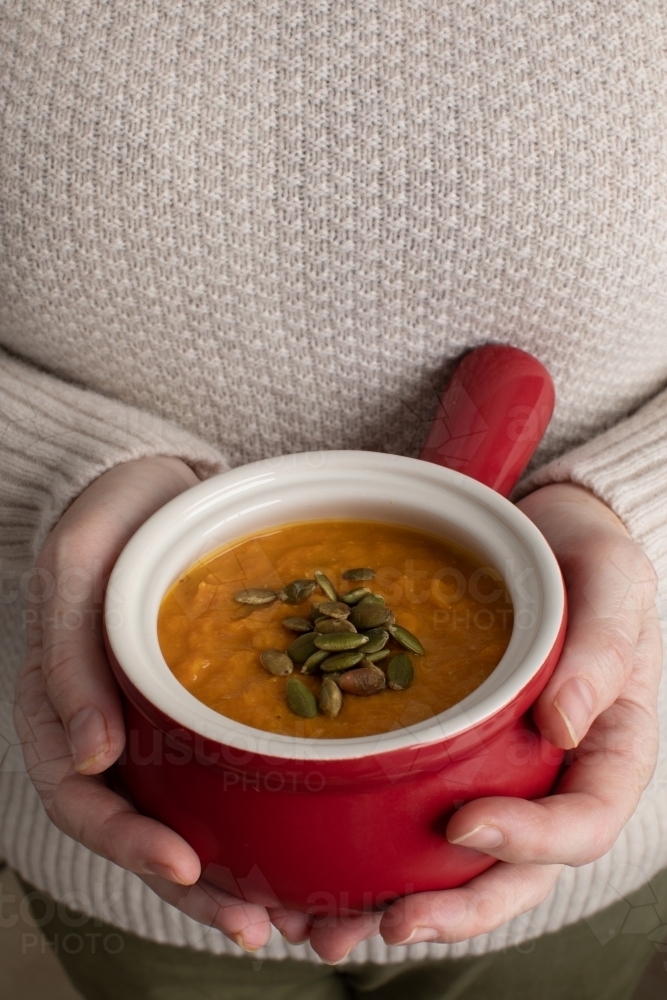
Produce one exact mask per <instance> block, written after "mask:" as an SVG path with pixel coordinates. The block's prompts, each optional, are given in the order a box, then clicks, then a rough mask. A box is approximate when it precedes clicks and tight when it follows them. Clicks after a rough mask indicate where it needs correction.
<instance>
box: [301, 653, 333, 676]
mask: <svg viewBox="0 0 667 1000" xmlns="http://www.w3.org/2000/svg"><path fill="white" fill-rule="evenodd" d="M328 655H329V652H328V650H326V649H316V650H315V652H314V653H311V655H310V656H309V657H308V659H307V660H306V662H305V663H304V665H303V666H302V667H301V673H302V674H314V673H315V671H316V670H317V668H318V667H319V666H320V664H321V663H323V662H324V660H326V658H327V656H328Z"/></svg>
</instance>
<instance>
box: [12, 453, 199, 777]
mask: <svg viewBox="0 0 667 1000" xmlns="http://www.w3.org/2000/svg"><path fill="white" fill-rule="evenodd" d="M197 481H198V480H197V477H196V476H195V475H194V473H193V472H192V471H191V470H190V469H188V467H187V466H185V465H184V464H183V463H182V462H180V461H179V460H177V459H170V458H162V457H158V458H153V459H142V460H140V461H136V462H127V463H125V464H123V465H120V466H117V467H116V468H114V469H111V470H110V471H109V472H107V473H105V474H104V475H102V476H100V478H99V479H97V480H96V481H95V482H94V483H93V484H91V486H89V487H88V488H87V489H86V490H84V492H83V493H82V494H81V496H80V497H79V498H78V499H77V500H75V502H74V503H73V504H72V506H71V507H70V508H69V509H68V511H67V512H66V514H65V515H64V516H63V518H62V519H61V521H60V523H59V524H58V525H57V526H56V528H55V529H54V531H53V532H52V534H51V536H50V537H49V539H48V541H47V543H46V545H45V546H44V548H43V549H42V552H41V553H40V556H39V559H38V561H37V565H36V567H35V571H34V579H33V586H31V592H30V595H29V604H30V606H29V610H28V614H27V619H28V626H29V627H28V649H29V653H30V654H31V656H32V659H33V661H35V662H36V661H37V660H38V659H40V658H41V665H42V672H43V676H44V682H45V685H46V694H47V696H48V698H49V700H50V702H51V703H52V705H53V706H54V708H55V709H56V712H57V713H58V715H59V716H60V718H61V720H62V722H63V725H64V727H65V731H66V733H67V736H68V739H69V743H70V747H71V751H72V754H73V756H74V766H75V768H76V769H77V770H78V771H80V772H82V773H85V774H97V773H99V772H101V771H103V770H105V769H106V768H107V767H109V766H110V765H111V764H112V763H113V762H114V761H115V760H116V759H117V758H118V756H119V755H120V753H121V751H122V749H123V744H124V725H123V716H122V711H121V705H120V700H119V697H118V691H117V687H116V684H115V681H114V678H113V675H112V673H111V670H110V668H109V664H108V662H107V658H106V655H105V651H104V643H103V637H102V605H103V599H104V590H105V587H106V581H107V578H108V575H109V573H110V572H111V569H112V567H113V565H114V563H115V561H116V559H117V557H118V555H119V553H120V552H121V550H122V548H123V546H124V545H125V543H126V542H127V541H128V539H129V538H130V537H131V535H132V534H133V533H134V531H136V529H137V528H138V527H139V526H140V525H141V524H142V523H143V522H144V521H145V520H146V518H147V517H149V516H150V515H151V514H152V513H154V511H155V510H157V509H158V508H159V507H161V506H162V505H163V504H164V503H166V502H167V501H168V500H170V499H171V498H172V497H174V496H176V495H177V494H178V493H180V492H182V491H183V490H184V489H186V488H187V487H188V486H191V485H193V484H194V483H196V482H197Z"/></svg>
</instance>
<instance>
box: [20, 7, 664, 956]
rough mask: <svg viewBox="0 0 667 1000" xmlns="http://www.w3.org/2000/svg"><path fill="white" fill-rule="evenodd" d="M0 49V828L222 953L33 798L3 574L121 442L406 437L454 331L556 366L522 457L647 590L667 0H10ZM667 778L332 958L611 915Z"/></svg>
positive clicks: (659, 371) (182, 935)
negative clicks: (623, 533) (527, 869)
mask: <svg viewBox="0 0 667 1000" xmlns="http://www.w3.org/2000/svg"><path fill="white" fill-rule="evenodd" d="M0 46H1V49H2V51H1V53H0V79H1V84H0V94H1V103H0V134H1V135H2V141H1V143H0V233H1V236H0V344H1V345H2V348H3V350H1V351H0V355H1V359H2V360H1V369H0V370H1V390H0V463H1V468H2V475H1V476H0V557H1V559H2V570H3V573H2V580H1V584H2V592H1V593H2V598H1V600H0V613H1V615H2V622H3V624H2V652H1V664H0V710H1V711H0V715H1V722H0V726H1V729H0V733H1V734H2V739H3V741H4V742H2V743H1V744H0V756H1V762H0V768H1V771H0V817H1V818H0V852H2V854H3V855H4V856H5V857H6V858H7V859H8V860H9V862H10V863H11V864H12V865H13V866H15V867H16V868H17V869H18V870H19V871H20V872H21V874H22V875H23V876H25V877H26V878H27V879H29V880H30V881H31V882H33V883H34V884H36V885H37V886H39V887H40V888H43V889H45V890H47V891H48V892H50V893H51V894H52V895H53V896H55V897H56V898H58V899H62V900H66V901H67V902H69V903H70V904H71V905H73V906H75V907H78V908H79V909H82V910H85V911H86V912H88V913H91V914H94V915H96V916H98V917H100V918H102V919H104V920H107V921H110V922H111V923H114V924H116V925H118V926H121V927H124V928H127V929H129V930H131V931H134V932H136V933H138V934H140V935H144V936H147V937H150V938H153V939H155V940H158V941H164V942H171V943H172V944H176V945H182V944H189V945H190V946H192V947H195V948H202V949H209V950H211V951H214V952H227V953H229V954H235V953H238V949H237V948H236V946H235V945H233V944H231V943H230V942H229V941H228V940H227V939H226V938H224V937H223V936H222V935H221V934H220V933H219V932H217V931H212V930H210V929H208V928H205V927H203V926H201V925H199V924H197V923H196V922H194V921H193V920H191V919H189V918H187V917H185V916H184V915H183V914H182V913H180V912H179V911H178V910H176V909H174V908H173V907H170V906H168V905H167V904H165V903H163V902H161V901H160V900H158V898H157V897H156V896H154V895H153V894H152V893H151V892H150V890H149V889H147V888H146V887H145V886H144V884H143V883H142V882H141V881H140V880H139V879H138V878H137V877H136V876H134V875H132V874H129V873H128V872H125V871H123V870H121V869H119V868H117V867H115V866H114V865H112V864H110V863H108V862H107V861H104V860H103V859H101V858H99V857H97V856H95V855H93V854H91V853H90V852H89V851H87V850H86V849H85V848H83V847H82V846H80V845H79V844H77V843H75V842H73V841H72V840H70V839H69V838H68V837H66V836H64V835H63V834H61V833H60V832H59V831H58V830H57V829H56V828H55V827H54V826H53V825H52V824H51V823H50V821H49V820H48V819H47V817H46V815H45V813H44V811H43V810H42V808H41V805H40V803H39V799H38V797H37V794H36V792H35V791H34V790H33V787H32V785H31V783H30V781H29V779H28V778H27V776H26V774H25V772H24V770H23V764H22V759H21V754H20V750H19V749H18V747H17V742H16V736H15V734H14V733H13V731H12V728H11V722H10V714H11V713H10V709H11V702H12V699H13V684H14V676H15V673H16V670H17V668H18V664H19V662H20V657H21V645H22V638H21V587H22V586H24V583H25V579H26V578H25V577H23V576H22V574H23V573H24V571H25V570H26V569H27V568H28V567H29V566H30V564H31V560H33V558H34V556H35V553H36V552H37V551H38V549H39V547H40V545H41V543H42V542H43V540H44V538H45V536H46V534H47V533H48V531H49V530H50V528H51V527H52V526H53V524H54V523H55V522H56V521H57V520H58V518H59V516H60V515H61V513H62V512H63V510H64V509H65V508H66V506H67V505H68V503H70V502H71V500H72V499H73V498H74V497H76V496H77V495H78V494H79V493H80V492H81V490H82V489H84V488H85V487H86V485H87V484H89V483H90V482H92V481H93V480H94V479H95V478H96V477H97V476H99V475H100V473H101V472H103V471H104V470H105V469H108V468H110V467H111V466H113V465H115V464H117V463H119V462H124V461H126V460H128V459H133V458H137V457H140V456H145V455H155V454H166V455H176V456H178V457H180V458H182V459H183V460H184V461H186V462H188V463H189V464H190V465H191V466H192V467H193V468H194V469H195V470H196V471H197V472H198V474H199V475H200V476H208V475H210V474H212V473H214V472H216V471H219V470H222V469H224V468H225V467H226V465H227V464H229V465H238V464H240V463H244V462H248V461H252V460H255V459H260V458H265V457H268V456H271V455H276V454H278V453H281V452H283V453H286V452H293V451H302V450H312V449H316V448H364V449H384V450H387V451H389V452H395V453H399V454H409V455H414V454H416V453H417V451H418V449H419V446H420V444H421V442H422V440H423V438H424V435H425V432H426V429H427V427H428V423H429V421H430V419H431V417H432V414H433V411H434V407H435V400H436V396H437V393H438V391H439V390H440V389H441V387H442V384H443V380H444V377H445V376H446V374H447V372H448V370H450V368H451V366H452V364H453V361H454V359H455V358H456V357H457V356H458V355H460V353H461V352H462V351H463V350H464V349H466V348H470V347H473V346H475V345H478V344H482V343H486V342H489V341H499V342H507V343H511V344H515V345H517V346H518V347H521V348H523V349H525V350H528V351H531V352H532V353H534V354H535V355H537V357H538V358H540V360H542V361H543V362H544V363H545V364H546V366H547V367H548V369H549V370H550V372H551V374H552V376H553V378H554V381H555V383H556V389H557V395H558V403H557V406H556V412H555V415H554V418H553V422H552V424H551V427H550V429H549V431H548V433H547V436H546V438H545V440H544V442H543V444H542V446H541V448H540V450H539V452H538V455H537V457H536V460H535V462H534V464H533V469H534V470H536V471H534V473H533V478H532V479H531V480H530V482H529V483H528V485H527V487H526V488H529V487H530V486H531V485H536V484H539V483H547V482H550V481H553V480H571V481H574V482H578V483H582V484H584V485H586V486H588V487H589V488H590V489H591V490H593V491H594V492H595V493H596V494H597V495H598V496H600V497H601V498H602V499H603V500H604V501H605V502H606V503H608V504H609V505H610V506H611V507H612V508H613V509H614V510H615V511H616V512H617V513H618V514H619V515H620V517H621V518H622V519H623V520H624V522H625V523H626V525H627V526H628V528H629V530H630V531H631V532H632V534H633V535H634V537H635V538H636V539H637V540H638V541H639V542H640V543H641V544H642V545H644V547H645V549H646V551H647V552H648V554H649V556H650V557H651V559H652V560H653V562H654V564H655V566H656V567H657V570H658V573H659V576H660V581H661V588H662V589H661V605H660V606H661V613H662V619H663V621H666V620H667V613H666V609H667V603H666V600H667V392H665V391H664V390H665V386H667V295H666V292H667V159H666V156H665V152H666V147H665V143H666V137H667V15H666V14H665V6H664V3H661V2H660V0H644V2H642V3H638V2H635V0H606V2H605V3H596V2H594V0H591V2H588V3H586V2H582V0H502V2H501V0H365V2H361V0H337V2H335V3H325V2H324V0H263V2H262V3H257V4H254V3H234V2H233V0H220V2H216V3H204V2H197V0H143V2H141V3H136V4H126V5H121V4H113V3H111V2H108V0H106V2H105V0H68V2H66V0H48V2H47V0H25V2H23V3H19V2H18V0H6V2H5V3H4V4H3V5H2V9H1V11H0ZM24 589H25V587H24ZM660 714H661V720H662V727H663V731H664V732H667V684H666V685H663V688H662V690H661V694H660ZM666 780H667V757H666V756H665V748H664V745H663V747H662V748H661V755H660V760H659V764H658V770H657V773H656V776H655V778H654V779H653V781H652V782H651V784H650V786H649V788H648V789H647V791H646V792H645V794H644V796H643V798H642V800H641V802H640V805H639V808H638V809H637V811H636V813H635V815H634V816H633V817H632V819H631V820H630V822H629V823H628V824H627V826H626V827H625V829H624V830H623V832H622V834H621V836H620V838H619V840H618V842H617V843H616V844H615V846H614V847H613V848H612V850H611V851H610V852H609V853H608V854H607V855H606V856H605V857H603V858H601V859H600V860H599V861H596V862H594V863H593V864H588V865H585V866H583V867H581V868H578V869H573V868H566V869H565V870H564V871H563V873H562V875H561V877H560V878H559V881H558V883H557V886H556V888H555V889H554V891H553V892H552V893H551V895H550V896H549V898H548V899H547V900H545V902H543V903H542V904H541V905H540V906H538V907H536V908H535V909H534V910H532V911H531V912H530V913H528V914H525V915H523V916H521V917H518V918H516V919H514V920H512V921H510V922H509V923H508V924H506V925H505V926H503V927H501V928H500V929H499V930H497V931H495V932H493V933H492V934H488V935H483V936H481V937H478V938H474V939H472V940H470V941H467V942H464V943H462V944H458V945H455V946H448V947H447V946H439V945H429V944H422V945H417V946H413V947H410V948H407V949H405V948H396V949H388V948H386V947H385V946H384V945H383V944H382V942H381V941H380V940H379V939H376V940H373V941H371V942H368V943H365V944H362V945H360V946H359V947H358V948H357V949H355V951H354V952H353V953H352V955H351V956H350V959H349V960H350V961H363V960H370V961H376V962H386V961H396V960H402V959H404V958H405V957H413V958H419V957H425V956H427V955H428V956H433V957H435V956H441V955H450V956H454V955H464V954H474V953H481V952H484V951H488V950H492V949H497V948H501V947H505V946H507V945H512V944H516V943H517V942H520V941H522V940H525V939H528V938H531V937H535V936H537V935H539V934H542V933H544V932H546V931H550V930H555V929H557V928H559V927H561V926H563V925H564V924H567V923H570V922H572V921H575V920H577V919H579V918H581V917H582V916H588V918H589V919H590V921H591V924H592V926H593V928H594V929H595V930H596V932H598V933H599V937H600V940H601V941H603V942H604V941H607V940H608V939H609V936H610V935H612V936H613V934H614V933H616V932H618V931H620V930H621V929H620V928H615V929H613V930H611V931H610V930H609V928H607V927H599V928H598V925H597V924H596V918H595V914H596V912H598V911H599V910H600V909H601V908H602V907H604V906H606V905H608V904H609V903H611V902H612V901H615V900H617V899H618V898H619V897H621V896H623V895H624V894H625V893H627V892H629V891H630V890H632V889H634V888H636V887H637V886H639V885H641V884H642V883H644V882H645V881H647V880H648V879H649V878H650V877H651V876H652V875H653V874H654V873H655V872H656V871H657V870H658V869H659V868H661V867H664V866H665V865H667V797H666V796H665V794H664V784H665V781H666ZM648 903H650V901H648ZM651 912H652V913H653V911H651ZM635 917H637V914H635ZM637 919H638V918H637ZM642 919H643V917H642ZM651 919H652V920H653V924H655V923H656V922H659V921H658V919H657V917H656V916H655V913H653V917H652V918H649V922H650V920H651ZM635 923H636V920H635ZM653 924H652V925H651V927H648V930H651V929H652V926H653ZM642 926H643V925H642ZM628 929H629V931H632V930H633V929H635V925H634V924H632V922H631V921H630V923H628V925H627V926H626V928H625V930H626V931H628ZM644 929H646V928H644ZM639 930H642V927H639ZM663 932H664V929H663ZM656 933H662V932H660V931H656ZM287 955H291V956H293V957H297V958H304V959H309V960H314V959H315V956H314V953H313V952H312V951H311V950H310V949H309V946H307V945H301V946H298V947H292V946H289V945H287V944H286V943H285V942H284V941H283V940H282V938H281V937H280V936H279V935H278V934H275V935H274V937H273V939H272V941H271V942H270V944H269V945H268V946H267V947H266V949H264V950H263V951H262V952H261V953H260V955H259V957H282V956H287Z"/></svg>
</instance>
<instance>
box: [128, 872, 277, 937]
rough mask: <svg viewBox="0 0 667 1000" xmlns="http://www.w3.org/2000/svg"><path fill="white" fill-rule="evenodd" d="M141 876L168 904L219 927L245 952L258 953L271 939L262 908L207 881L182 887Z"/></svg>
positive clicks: (265, 914) (152, 877)
mask: <svg viewBox="0 0 667 1000" xmlns="http://www.w3.org/2000/svg"><path fill="white" fill-rule="evenodd" d="M141 877H142V879H143V881H144V882H145V883H146V885H148V886H149V887H150V888H151V889H152V890H153V892H155V893H157V895H158V896H160V897H161V898H162V899H164V900H165V901H166V902H167V903H170V904H171V905H172V906H175V907H177V908H178V909H179V910H181V911H182V912H183V913H186V914H187V915H188V916H189V917H192V919H193V920H197V921H199V923H201V924H206V925H207V926H208V927H216V928H217V929H218V930H220V931H222V933H223V934H226V935H227V937H229V938H231V939H232V941H234V942H235V943H236V944H237V945H239V947H241V948H243V949H245V951H251V952H252V951H257V949H258V948H262V947H263V946H264V945H265V944H266V943H267V942H268V940H269V938H270V937H271V922H270V920H269V916H268V913H267V911H266V909H265V908H264V907H263V906H258V905H256V904H255V903H246V902H245V900H242V899H238V898H237V897H236V896H230V895H229V893H226V892H223V891H222V889H217V888H216V887H215V886H213V885H211V883H210V882H206V881H205V880H204V879H201V880H200V881H199V882H197V884H196V885H193V886H189V887H188V888H183V887H182V886H177V885H174V884H173V882H168V881H165V879H162V878H156V877H155V876H150V875H142V876H141Z"/></svg>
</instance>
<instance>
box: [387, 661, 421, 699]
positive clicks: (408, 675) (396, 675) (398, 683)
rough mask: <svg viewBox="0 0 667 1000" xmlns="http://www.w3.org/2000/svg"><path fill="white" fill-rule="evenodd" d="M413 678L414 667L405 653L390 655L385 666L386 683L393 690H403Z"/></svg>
mask: <svg viewBox="0 0 667 1000" xmlns="http://www.w3.org/2000/svg"><path fill="white" fill-rule="evenodd" d="M414 678H415V668H414V667H413V666H412V661H411V660H410V657H409V656H408V654H407V653H399V654H398V656H394V657H392V659H391V660H390V661H389V666H388V667H387V683H388V684H389V687H390V688H391V689H392V690H393V691H405V690H406V688H409V687H410V685H411V684H412V682H413V680H414Z"/></svg>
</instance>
